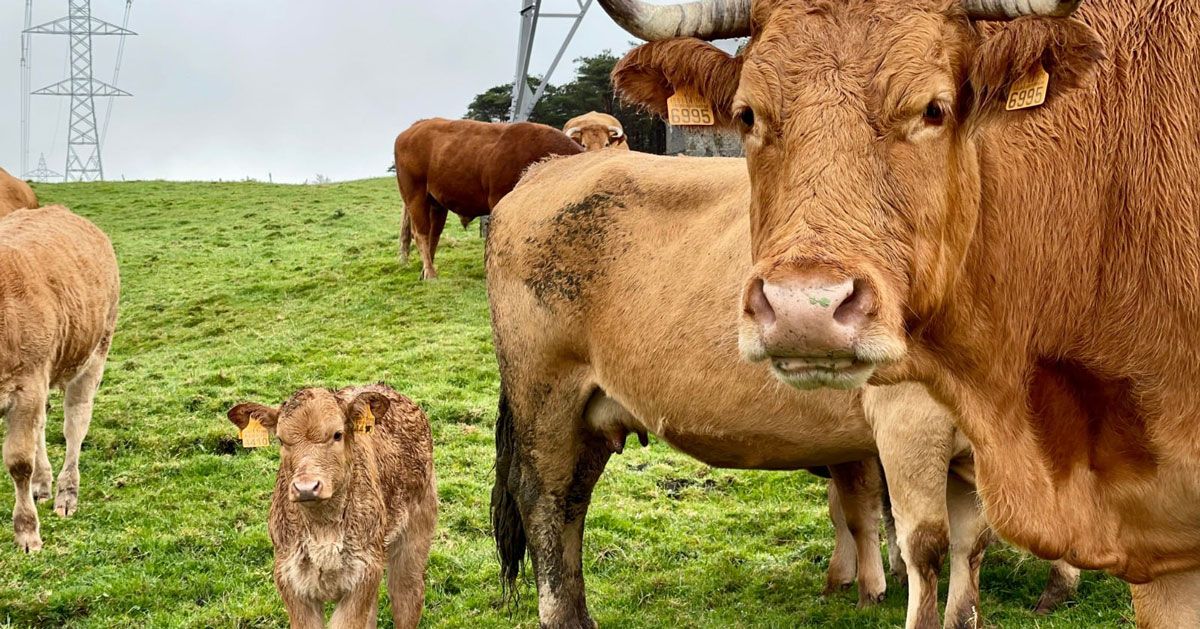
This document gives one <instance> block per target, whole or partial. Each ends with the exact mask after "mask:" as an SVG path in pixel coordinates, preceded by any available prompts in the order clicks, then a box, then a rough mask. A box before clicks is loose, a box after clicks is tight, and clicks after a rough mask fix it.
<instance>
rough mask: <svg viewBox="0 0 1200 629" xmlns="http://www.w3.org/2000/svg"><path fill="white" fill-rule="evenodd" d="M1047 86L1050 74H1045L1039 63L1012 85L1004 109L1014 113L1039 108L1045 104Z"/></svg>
mask: <svg viewBox="0 0 1200 629" xmlns="http://www.w3.org/2000/svg"><path fill="white" fill-rule="evenodd" d="M1049 86H1050V73H1049V72H1046V69H1045V68H1043V67H1042V64H1040V63H1039V64H1037V65H1036V66H1034V68H1033V70H1031V71H1030V72H1029V74H1026V75H1025V76H1023V77H1021V79H1020V80H1018V81H1017V82H1016V83H1013V84H1012V88H1010V89H1009V90H1008V103H1006V104H1005V106H1004V109H1005V110H1006V111H1016V110H1018V109H1030V108H1032V107H1038V106H1040V105H1041V104H1042V103H1045V102H1046V88H1047V87H1049Z"/></svg>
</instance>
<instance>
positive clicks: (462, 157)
mask: <svg viewBox="0 0 1200 629" xmlns="http://www.w3.org/2000/svg"><path fill="white" fill-rule="evenodd" d="M582 152H583V147H581V146H579V144H577V143H576V142H575V141H574V140H572V139H571V138H568V137H567V136H566V135H565V134H563V132H561V131H559V130H558V129H553V128H551V127H548V126H546V125H542V124H534V123H532V122H518V123H514V124H505V123H498V122H476V121H474V120H444V119H441V118H434V119H431V120H421V121H420V122H417V123H416V124H414V125H413V126H411V127H409V128H408V129H407V130H405V131H404V132H403V133H401V134H400V135H398V136H396V147H395V157H396V181H397V183H398V184H399V186H400V196H401V197H403V199H404V218H403V225H402V228H401V236H400V256H401V259H402V260H404V261H407V260H408V253H409V247H410V243H411V242H412V235H413V234H414V233H415V235H416V237H417V249H418V250H419V251H420V253H421V278H422V279H433V278H435V277H437V268H436V267H435V266H434V265H433V256H434V253H436V252H437V246H438V239H439V238H441V236H442V229H443V228H444V227H445V226H446V216H447V212H454V213H455V214H458V215H459V216H460V217H461V218H462V219H463V225H466V224H467V223H469V222H470V221H471V219H473V218H476V217H479V216H486V215H488V214H490V213H491V211H492V208H494V207H496V203H498V202H499V201H500V199H501V198H503V197H504V195H506V194H508V192H509V191H510V190H512V189H513V186H515V185H517V181H518V180H520V178H521V174H522V173H524V172H525V169H526V168H529V166H530V165H531V164H535V163H537V162H539V161H541V160H543V159H546V158H547V157H550V156H551V155H575V154H577V153H582ZM414 230H415V231H414Z"/></svg>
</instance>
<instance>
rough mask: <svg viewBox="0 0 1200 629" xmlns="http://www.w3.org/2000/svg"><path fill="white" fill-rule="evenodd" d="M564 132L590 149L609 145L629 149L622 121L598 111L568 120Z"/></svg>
mask: <svg viewBox="0 0 1200 629" xmlns="http://www.w3.org/2000/svg"><path fill="white" fill-rule="evenodd" d="M563 132H564V133H566V134H567V135H568V136H569V137H570V138H571V139H572V140H575V141H576V142H578V143H580V144H582V145H583V148H585V149H587V150H588V151H599V150H600V149H605V148H609V147H613V148H621V149H625V150H629V144H628V142H627V138H626V137H625V129H624V128H623V127H622V126H621V121H620V120H617V119H616V118H615V117H613V116H610V115H608V114H602V113H600V112H598V111H592V112H588V113H586V114H583V115H582V116H576V117H574V118H572V119H570V120H568V121H567V124H566V125H564V126H563Z"/></svg>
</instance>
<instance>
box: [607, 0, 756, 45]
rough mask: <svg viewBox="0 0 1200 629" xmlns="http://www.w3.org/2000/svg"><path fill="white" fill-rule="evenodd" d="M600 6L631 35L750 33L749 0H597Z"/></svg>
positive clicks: (701, 36)
mask: <svg viewBox="0 0 1200 629" xmlns="http://www.w3.org/2000/svg"><path fill="white" fill-rule="evenodd" d="M600 6H602V7H604V10H605V11H606V12H608V14H609V15H610V16H612V19H613V20H614V21H615V22H616V23H617V24H618V25H620V27H621V28H623V29H625V30H627V31H629V32H630V34H632V35H633V36H634V37H638V38H640V39H644V40H646V41H657V40H659V39H670V38H672V37H696V38H698V39H727V38H730V37H743V36H745V35H749V34H750V0H695V1H694V2H683V3H679V4H650V3H648V2H643V0H600Z"/></svg>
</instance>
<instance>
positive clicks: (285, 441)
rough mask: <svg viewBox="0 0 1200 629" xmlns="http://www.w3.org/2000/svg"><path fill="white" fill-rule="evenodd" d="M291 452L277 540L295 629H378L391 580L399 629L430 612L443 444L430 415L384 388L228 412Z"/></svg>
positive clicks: (310, 395)
mask: <svg viewBox="0 0 1200 629" xmlns="http://www.w3.org/2000/svg"><path fill="white" fill-rule="evenodd" d="M228 415H229V421H231V422H233V424H234V425H235V426H237V427H238V428H239V429H244V428H246V426H247V424H248V423H249V422H250V420H251V419H252V418H253V419H257V420H258V421H259V422H261V423H262V425H263V426H264V427H266V428H267V429H268V430H271V431H273V432H275V434H276V436H277V437H278V438H279V443H280V460H279V473H278V474H277V475H276V477H275V493H274V494H273V495H272V497H271V515H270V526H269V531H270V534H271V543H272V544H273V545H274V546H275V585H276V587H277V588H278V589H279V593H280V595H281V596H282V597H283V602H284V604H285V605H286V606H287V611H288V616H290V617H291V621H292V626H293V627H321V626H323V624H324V604H325V603H326V602H331V601H333V602H336V603H337V606H336V609H335V610H334V612H333V618H332V621H331V623H332V626H334V627H368V626H369V627H374V626H375V618H376V614H377V613H378V599H379V582H380V581H381V580H382V578H383V574H384V569H385V567H386V571H387V590H388V598H389V599H390V600H391V602H392V618H393V620H394V621H395V625H396V626H397V627H407V628H413V627H416V626H417V623H418V622H419V621H420V619H421V610H422V608H423V607H424V604H425V564H426V561H428V559H429V545H430V543H431V542H432V540H433V533H434V528H435V526H436V524H437V488H436V482H435V480H434V472H433V440H432V438H431V436H430V432H429V420H428V419H426V418H425V413H423V412H422V411H421V409H420V408H418V407H417V405H415V404H413V403H412V401H411V400H409V399H408V398H406V397H404V396H402V395H400V394H399V393H396V392H395V391H394V390H392V389H391V388H389V387H387V386H385V385H383V384H375V385H370V386H365V387H348V388H345V389H342V390H340V391H332V390H329V389H302V390H300V391H297V392H296V393H295V394H293V395H292V397H291V398H289V399H288V400H287V401H286V402H284V403H283V405H282V406H281V407H279V408H274V407H269V406H264V405H262V404H254V403H244V404H238V405H237V406H235V407H233V408H231V409H229V413H228Z"/></svg>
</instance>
